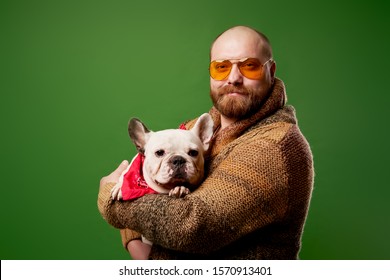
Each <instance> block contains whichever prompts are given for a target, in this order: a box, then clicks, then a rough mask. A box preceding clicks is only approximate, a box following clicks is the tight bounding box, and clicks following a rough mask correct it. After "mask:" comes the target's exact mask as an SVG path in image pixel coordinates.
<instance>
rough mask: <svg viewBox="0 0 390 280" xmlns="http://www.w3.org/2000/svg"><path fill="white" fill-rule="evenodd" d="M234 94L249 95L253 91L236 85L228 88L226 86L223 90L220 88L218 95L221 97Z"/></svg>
mask: <svg viewBox="0 0 390 280" xmlns="http://www.w3.org/2000/svg"><path fill="white" fill-rule="evenodd" d="M232 92H236V93H239V94H243V95H248V94H250V93H251V91H250V90H249V89H247V88H246V87H245V86H239V87H237V86H234V85H227V86H224V87H223V88H220V89H219V90H218V94H220V95H223V94H229V93H232Z"/></svg>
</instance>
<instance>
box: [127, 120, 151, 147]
mask: <svg viewBox="0 0 390 280" xmlns="http://www.w3.org/2000/svg"><path fill="white" fill-rule="evenodd" d="M128 129H129V136H130V138H131V140H132V141H133V143H134V145H135V146H136V148H137V150H138V152H140V153H142V154H143V153H144V152H145V144H146V142H147V141H148V139H149V137H150V133H151V131H150V130H149V129H148V128H147V127H146V126H145V125H144V124H143V123H142V122H141V121H140V120H139V119H137V118H132V119H131V120H130V121H129V127H128Z"/></svg>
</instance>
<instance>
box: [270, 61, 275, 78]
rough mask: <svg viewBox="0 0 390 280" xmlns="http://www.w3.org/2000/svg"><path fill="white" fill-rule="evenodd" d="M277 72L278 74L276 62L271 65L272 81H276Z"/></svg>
mask: <svg viewBox="0 0 390 280" xmlns="http://www.w3.org/2000/svg"><path fill="white" fill-rule="evenodd" d="M275 72H276V62H275V61H272V65H271V68H270V73H271V79H272V81H274V80H275Z"/></svg>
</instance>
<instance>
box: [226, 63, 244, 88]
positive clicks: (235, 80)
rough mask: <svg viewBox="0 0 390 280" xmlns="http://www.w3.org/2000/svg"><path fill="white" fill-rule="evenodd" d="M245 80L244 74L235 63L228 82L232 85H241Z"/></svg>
mask: <svg viewBox="0 0 390 280" xmlns="http://www.w3.org/2000/svg"><path fill="white" fill-rule="evenodd" d="M242 82H243V76H242V74H241V72H240V69H239V68H238V66H237V64H233V66H232V70H231V71H230V74H229V77H228V83H229V84H230V85H240V84H242Z"/></svg>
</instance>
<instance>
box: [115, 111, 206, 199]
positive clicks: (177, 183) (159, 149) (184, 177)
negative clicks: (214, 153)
mask: <svg viewBox="0 0 390 280" xmlns="http://www.w3.org/2000/svg"><path fill="white" fill-rule="evenodd" d="M128 131H129V135H130V138H131V139H132V141H133V143H134V144H135V146H136V148H137V150H138V152H139V153H141V154H142V155H144V157H145V158H144V162H143V167H142V172H143V176H144V179H145V181H146V183H147V185H148V187H150V188H152V189H153V190H154V191H156V192H157V193H162V194H168V195H170V196H174V197H184V196H185V195H187V194H189V192H190V189H192V188H194V187H196V186H197V185H199V184H200V183H201V181H202V180H203V176H204V156H205V153H206V152H207V150H208V148H209V143H210V140H211V138H212V135H213V120H212V118H211V116H210V115H209V114H208V113H205V114H203V115H201V116H200V117H199V118H198V120H197V121H196V123H195V125H194V127H193V128H192V129H190V130H183V129H166V130H161V131H157V132H153V131H151V130H149V129H148V128H147V127H146V126H145V125H144V124H143V123H142V122H141V121H140V120H138V119H136V118H133V119H131V120H130V122H129V126H128ZM130 165H131V164H130ZM130 165H129V168H130ZM129 168H128V169H129ZM128 169H126V170H125V171H124V172H123V173H122V175H121V176H120V178H119V181H118V183H117V184H116V185H115V186H114V188H113V189H112V191H111V197H112V199H113V200H120V199H122V190H121V187H122V183H123V176H124V174H126V173H127V171H128Z"/></svg>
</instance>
